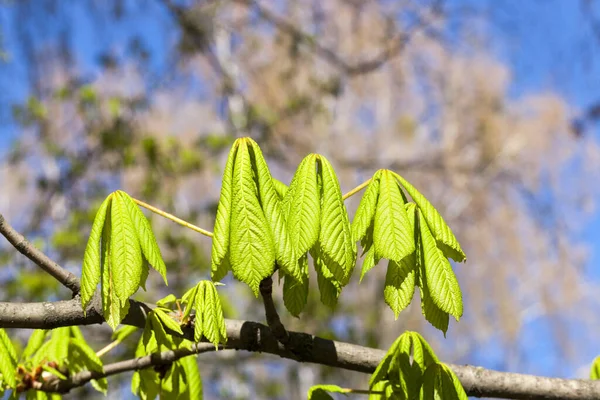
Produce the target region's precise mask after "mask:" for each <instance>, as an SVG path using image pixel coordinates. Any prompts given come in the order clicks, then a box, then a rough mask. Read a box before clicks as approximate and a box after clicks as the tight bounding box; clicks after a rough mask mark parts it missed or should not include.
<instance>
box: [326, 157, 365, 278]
mask: <svg viewBox="0 0 600 400" xmlns="http://www.w3.org/2000/svg"><path fill="white" fill-rule="evenodd" d="M318 160H319V164H320V167H321V168H320V174H321V179H322V192H323V195H322V196H323V197H322V203H321V210H322V211H321V229H320V232H319V243H320V246H321V254H322V257H321V258H322V260H323V262H324V264H325V265H327V268H328V269H329V271H331V273H332V274H333V276H334V277H335V278H336V280H337V281H338V282H340V283H341V284H342V285H346V284H347V283H348V281H349V280H350V276H351V275H352V270H353V269H354V265H355V263H356V243H355V242H354V241H353V240H352V232H351V230H350V221H349V219H348V212H347V211H346V205H345V204H344V200H343V199H342V191H341V189H340V184H339V182H338V179H337V176H336V175H335V171H334V170H333V167H332V166H331V164H330V163H329V161H327V159H326V158H325V157H323V156H318Z"/></svg>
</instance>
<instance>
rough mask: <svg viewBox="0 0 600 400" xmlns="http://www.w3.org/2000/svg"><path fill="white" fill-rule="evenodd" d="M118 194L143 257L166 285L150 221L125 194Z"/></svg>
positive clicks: (162, 262)
mask: <svg viewBox="0 0 600 400" xmlns="http://www.w3.org/2000/svg"><path fill="white" fill-rule="evenodd" d="M118 193H119V196H120V197H121V199H122V200H123V202H124V203H125V205H126V207H127V210H128V212H129V217H130V218H131V221H132V222H133V226H134V229H135V232H136V233H137V236H138V240H139V244H140V247H141V249H142V253H143V254H144V257H145V258H146V260H148V263H149V264H150V265H151V266H152V268H154V269H155V270H156V271H157V272H158V273H159V274H160V275H161V276H162V278H163V280H164V281H165V285H168V283H167V267H166V265H165V262H164V261H163V258H162V255H161V253H160V248H159V247H158V243H157V241H156V237H155V236H154V232H152V227H151V226H150V221H148V219H147V218H146V216H145V215H144V213H142V210H140V208H139V207H138V205H137V204H135V202H134V201H133V199H132V198H131V197H129V195H128V194H127V193H125V192H122V191H120V190H119V191H118Z"/></svg>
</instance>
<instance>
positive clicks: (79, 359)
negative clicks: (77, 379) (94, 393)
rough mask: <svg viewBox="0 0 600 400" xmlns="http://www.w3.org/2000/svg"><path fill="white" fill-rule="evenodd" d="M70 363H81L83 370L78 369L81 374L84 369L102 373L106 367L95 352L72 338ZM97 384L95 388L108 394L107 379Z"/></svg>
mask: <svg viewBox="0 0 600 400" xmlns="http://www.w3.org/2000/svg"><path fill="white" fill-rule="evenodd" d="M69 362H70V363H80V364H81V366H82V367H84V368H82V369H77V371H73V372H80V371H82V370H83V369H86V370H88V371H94V372H102V371H103V369H104V366H103V364H102V361H101V360H100V358H99V357H98V356H97V355H96V353H95V352H94V350H92V348H91V347H90V346H89V345H88V344H87V343H86V342H85V341H82V340H81V339H76V338H71V339H70V342H69ZM95 381H96V383H95V385H94V388H95V389H96V390H98V391H99V392H102V393H104V394H106V390H107V382H106V378H103V379H99V380H95Z"/></svg>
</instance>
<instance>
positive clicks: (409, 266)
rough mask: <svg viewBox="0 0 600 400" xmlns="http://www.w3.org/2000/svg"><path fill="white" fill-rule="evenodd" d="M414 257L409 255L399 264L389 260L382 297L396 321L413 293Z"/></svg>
mask: <svg viewBox="0 0 600 400" xmlns="http://www.w3.org/2000/svg"><path fill="white" fill-rule="evenodd" d="M415 275H416V271H415V256H414V254H413V255H410V256H408V257H406V258H404V259H403V260H402V261H401V262H400V263H397V262H396V261H393V260H390V261H389V263H388V269H387V274H386V276H385V288H384V290H383V297H384V299H385V302H386V304H387V305H388V306H390V308H391V309H392V311H393V312H394V316H395V317H396V319H398V315H400V312H401V311H402V310H404V309H405V308H406V307H408V305H409V304H410V302H411V300H412V298H413V294H414V292H415Z"/></svg>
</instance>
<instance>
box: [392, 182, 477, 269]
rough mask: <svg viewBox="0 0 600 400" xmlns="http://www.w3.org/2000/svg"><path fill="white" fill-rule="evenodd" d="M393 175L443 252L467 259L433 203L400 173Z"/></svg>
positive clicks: (459, 259) (453, 257)
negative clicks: (417, 208) (417, 209)
mask: <svg viewBox="0 0 600 400" xmlns="http://www.w3.org/2000/svg"><path fill="white" fill-rule="evenodd" d="M394 176H395V177H396V179H398V181H399V182H400V184H401V185H402V186H403V187H404V189H406V191H407V192H408V194H409V195H410V197H412V199H413V200H414V202H415V203H417V206H418V207H419V209H420V210H421V214H422V215H423V217H424V218H425V221H427V225H428V226H429V229H430V230H431V233H432V234H433V236H434V237H435V240H436V241H437V245H438V247H439V248H440V249H442V251H443V252H444V254H445V255H446V256H448V257H450V258H452V259H453V260H454V261H456V262H462V261H465V260H466V259H467V257H466V256H465V253H464V252H463V251H462V249H461V248H460V244H459V243H458V240H456V237H455V236H454V234H453V233H452V230H451V229H450V227H449V226H448V224H446V221H444V219H443V218H442V216H441V215H440V213H439V212H438V211H437V210H436V209H435V207H433V205H432V204H431V203H430V202H429V201H428V200H427V199H426V198H425V196H423V195H422V194H421V193H419V191H417V189H415V187H414V186H413V185H411V184H410V183H409V182H408V181H406V180H405V179H404V178H403V177H401V176H400V175H398V174H396V173H394Z"/></svg>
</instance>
